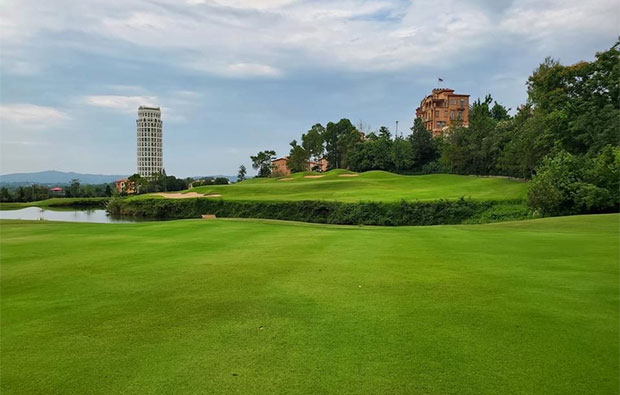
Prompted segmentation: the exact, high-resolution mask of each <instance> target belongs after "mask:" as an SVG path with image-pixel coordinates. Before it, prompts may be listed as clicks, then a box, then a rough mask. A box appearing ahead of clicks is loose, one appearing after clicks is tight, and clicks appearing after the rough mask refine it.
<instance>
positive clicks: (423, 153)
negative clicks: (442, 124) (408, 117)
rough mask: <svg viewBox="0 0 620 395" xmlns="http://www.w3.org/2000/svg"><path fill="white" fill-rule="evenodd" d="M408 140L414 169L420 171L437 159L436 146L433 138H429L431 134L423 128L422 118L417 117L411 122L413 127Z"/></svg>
mask: <svg viewBox="0 0 620 395" xmlns="http://www.w3.org/2000/svg"><path fill="white" fill-rule="evenodd" d="M408 139H409V143H410V144H411V156H412V161H413V164H412V165H413V167H414V168H416V169H418V170H420V169H422V167H424V166H425V165H426V164H428V163H430V162H432V161H434V160H435V159H436V158H437V156H438V152H437V146H436V144H435V141H434V140H433V136H431V132H429V131H428V130H427V129H426V127H425V126H424V122H423V121H422V118H419V117H417V118H416V119H415V121H413V127H412V128H411V134H410V135H409V136H408Z"/></svg>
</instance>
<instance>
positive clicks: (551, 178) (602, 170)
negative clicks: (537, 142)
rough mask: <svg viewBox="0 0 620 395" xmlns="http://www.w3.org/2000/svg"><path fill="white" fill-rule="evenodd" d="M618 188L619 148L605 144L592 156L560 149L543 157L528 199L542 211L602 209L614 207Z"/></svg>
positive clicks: (619, 196) (619, 202) (562, 212)
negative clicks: (600, 150)
mask: <svg viewBox="0 0 620 395" xmlns="http://www.w3.org/2000/svg"><path fill="white" fill-rule="evenodd" d="M619 190H620V148H617V147H615V148H612V147H611V146H607V147H605V148H604V149H603V150H602V152H601V153H600V154H599V155H597V156H596V157H595V158H589V157H583V156H579V155H574V154H571V153H569V152H567V151H565V150H560V151H558V152H556V153H554V154H553V155H548V156H547V157H545V159H544V161H543V164H542V165H541V166H540V167H539V169H538V172H537V173H536V176H534V179H533V180H532V183H531V186H530V190H529V193H528V203H529V206H530V207H532V208H535V209H536V210H538V211H540V213H541V214H543V215H568V214H578V213H602V212H608V211H614V210H618V208H619V207H620V194H619V193H618V191H619Z"/></svg>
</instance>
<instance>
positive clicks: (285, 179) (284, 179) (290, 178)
mask: <svg viewBox="0 0 620 395" xmlns="http://www.w3.org/2000/svg"><path fill="white" fill-rule="evenodd" d="M292 179H293V177H287V178H280V179H279V180H278V181H290V180H292Z"/></svg>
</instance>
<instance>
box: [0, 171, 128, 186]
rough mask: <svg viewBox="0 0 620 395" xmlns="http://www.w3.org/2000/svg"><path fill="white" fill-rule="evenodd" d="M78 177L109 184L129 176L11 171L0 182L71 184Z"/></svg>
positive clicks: (93, 182) (91, 182)
mask: <svg viewBox="0 0 620 395" xmlns="http://www.w3.org/2000/svg"><path fill="white" fill-rule="evenodd" d="M75 178H77V179H78V180H80V183H81V184H107V183H111V182H114V181H116V180H119V179H121V178H127V175H118V174H116V175H106V174H83V173H74V172H64V171H56V170H49V171H39V172H35V173H10V174H2V175H0V184H14V185H17V184H20V185H31V184H44V185H48V184H70V183H71V180H72V179H75Z"/></svg>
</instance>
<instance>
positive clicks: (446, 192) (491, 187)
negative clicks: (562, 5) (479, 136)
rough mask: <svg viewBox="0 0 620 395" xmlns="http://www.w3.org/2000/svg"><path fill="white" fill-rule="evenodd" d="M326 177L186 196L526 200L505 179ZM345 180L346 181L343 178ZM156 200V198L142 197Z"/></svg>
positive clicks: (302, 176) (299, 176) (260, 181)
mask: <svg viewBox="0 0 620 395" xmlns="http://www.w3.org/2000/svg"><path fill="white" fill-rule="evenodd" d="M354 174H358V173H351V172H348V171H345V170H332V171H329V172H326V173H323V174H316V173H308V172H306V173H296V174H292V175H290V176H287V177H282V178H254V179H250V180H246V181H243V182H240V183H237V184H232V185H214V186H206V187H197V188H193V189H191V190H189V191H188V192H196V193H200V194H203V195H214V194H219V195H222V199H228V200H265V201H282V200H337V201H342V202H357V201H384V202H393V201H400V200H402V199H405V200H437V199H458V198H460V197H470V198H472V199H481V200H482V199H487V200H513V199H523V198H524V197H525V194H526V190H527V184H526V183H524V182H520V181H515V180H510V179H506V178H490V177H477V176H460V175H454V174H431V175H419V176H405V175H399V174H393V173H388V172H385V171H369V172H366V173H359V174H358V175H357V176H353V177H351V176H347V175H354ZM343 176H344V177H343ZM144 196H145V197H152V196H153V195H144Z"/></svg>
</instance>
